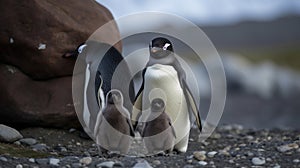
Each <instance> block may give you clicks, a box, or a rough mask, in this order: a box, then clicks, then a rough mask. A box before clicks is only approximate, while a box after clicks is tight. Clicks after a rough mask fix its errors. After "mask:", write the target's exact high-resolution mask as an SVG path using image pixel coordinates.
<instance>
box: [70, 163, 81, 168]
mask: <svg viewBox="0 0 300 168" xmlns="http://www.w3.org/2000/svg"><path fill="white" fill-rule="evenodd" d="M71 167H73V168H80V167H82V165H81V163H72V165H71Z"/></svg>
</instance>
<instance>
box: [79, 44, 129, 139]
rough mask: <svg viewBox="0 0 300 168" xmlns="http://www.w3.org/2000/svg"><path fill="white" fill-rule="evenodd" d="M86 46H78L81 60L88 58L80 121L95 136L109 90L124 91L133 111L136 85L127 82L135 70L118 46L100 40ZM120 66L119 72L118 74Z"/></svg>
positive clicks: (127, 104)
mask: <svg viewBox="0 0 300 168" xmlns="http://www.w3.org/2000/svg"><path fill="white" fill-rule="evenodd" d="M82 46H84V47H83V48H82V47H79V48H78V50H79V52H83V53H82V55H79V59H83V60H84V62H85V63H86V68H85V79H84V80H85V81H84V91H83V112H82V119H80V121H81V123H82V125H83V127H84V130H85V131H86V132H87V133H88V134H89V135H90V136H91V137H92V136H93V132H94V129H95V124H96V118H97V114H98V112H99V111H101V109H103V108H105V107H106V102H107V101H106V97H107V94H108V92H109V91H110V90H112V89H118V90H120V91H121V92H122V94H123V97H124V107H125V108H127V109H128V110H129V111H131V109H132V102H133V101H134V85H133V83H132V82H131V83H130V82H128V83H130V84H129V86H128V87H129V88H128V87H126V86H124V83H126V82H125V81H130V79H131V73H130V70H129V67H128V65H127V63H126V61H125V60H124V58H123V56H122V55H121V53H120V52H119V51H118V50H117V49H116V48H114V47H113V46H111V45H108V44H105V43H100V42H96V41H88V42H86V43H85V44H84V45H82ZM81 50H83V51H81ZM100 58H101V60H99V59H100ZM97 61H98V62H99V61H100V62H99V63H98V62H97ZM117 68H119V69H118V71H119V72H118V73H115V72H116V69H117ZM113 76H114V80H115V81H114V82H113V81H112V80H113ZM112 83H114V85H113V84H112ZM79 118H80V117H79ZM92 138H93V137H92ZM93 139H94V138H93Z"/></svg>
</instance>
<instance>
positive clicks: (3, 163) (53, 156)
mask: <svg viewBox="0 0 300 168" xmlns="http://www.w3.org/2000/svg"><path fill="white" fill-rule="evenodd" d="M0 132H1V131H0ZM20 133H21V135H22V136H23V138H21V139H20V140H17V141H14V142H11V143H8V142H2V143H0V168H2V167H3V168H6V167H8V168H9V167H14V168H15V167H17V168H22V167H24V168H25V167H66V168H68V167H135V168H139V167H146V168H147V167H185V168H191V167H274V168H279V167H300V148H299V145H300V130H280V129H272V130H252V129H244V128H243V127H242V126H239V125H226V126H220V127H218V128H217V129H216V131H215V132H214V134H213V135H212V136H211V137H209V138H208V139H207V140H206V141H205V142H198V135H199V131H198V130H197V129H194V128H193V129H192V130H191V136H190V142H189V148H188V151H187V152H186V153H182V154H171V155H170V156H151V157H133V156H110V157H101V156H98V152H97V148H96V146H95V144H94V142H93V141H92V140H90V139H88V138H87V137H86V135H85V134H84V133H83V132H82V131H79V130H75V129H70V130H58V129H46V128H27V129H23V130H20ZM2 138H3V137H2ZM2 138H0V139H2ZM2 141H3V139H2ZM140 143H141V142H139V141H137V142H135V143H134V144H133V146H138V145H140Z"/></svg>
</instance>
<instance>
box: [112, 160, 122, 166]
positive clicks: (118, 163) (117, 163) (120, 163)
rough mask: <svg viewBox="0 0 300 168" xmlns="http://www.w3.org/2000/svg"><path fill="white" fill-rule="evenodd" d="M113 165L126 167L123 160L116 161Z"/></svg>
mask: <svg viewBox="0 0 300 168" xmlns="http://www.w3.org/2000/svg"><path fill="white" fill-rule="evenodd" d="M113 167H124V164H123V163H122V162H119V161H116V162H115V164H114V166H113Z"/></svg>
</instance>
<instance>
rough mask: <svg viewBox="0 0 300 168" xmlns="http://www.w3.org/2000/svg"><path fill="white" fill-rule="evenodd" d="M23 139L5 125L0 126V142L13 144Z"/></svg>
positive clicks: (17, 132) (18, 133)
mask: <svg viewBox="0 0 300 168" xmlns="http://www.w3.org/2000/svg"><path fill="white" fill-rule="evenodd" d="M21 138H23V136H22V135H21V134H20V132H19V131H17V130H15V129H13V128H11V127H8V126H6V125H3V124H0V142H15V141H16V140H19V139H21Z"/></svg>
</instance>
